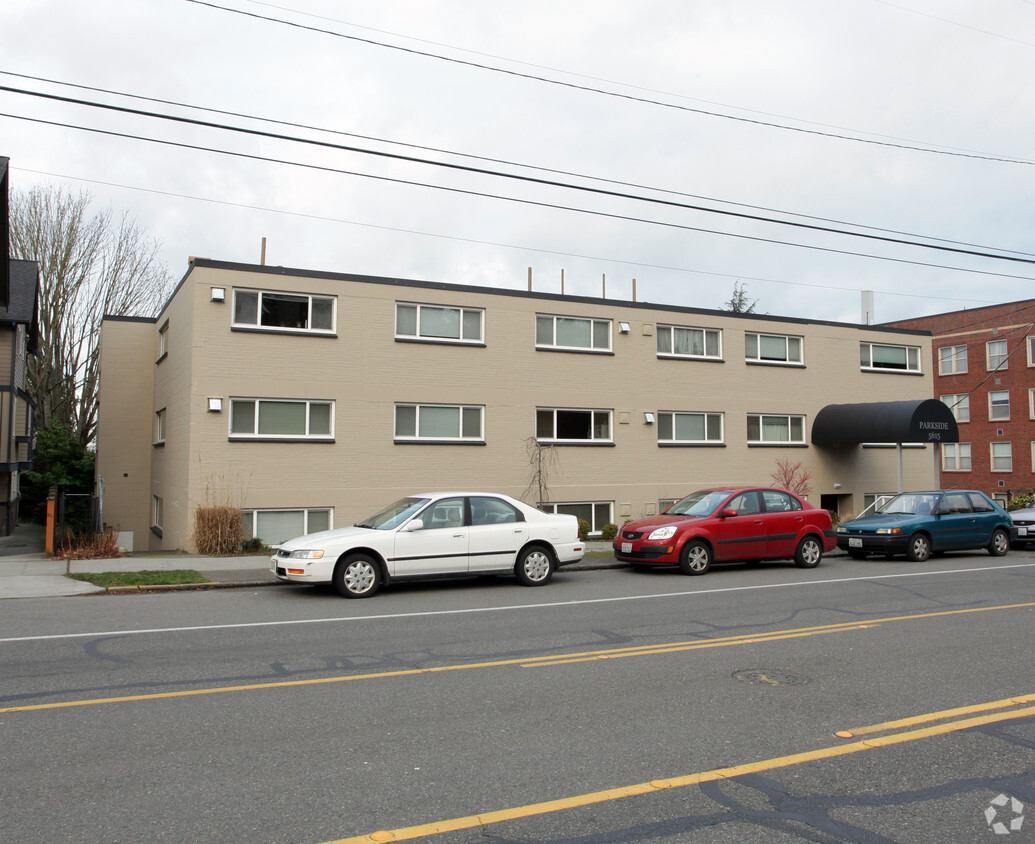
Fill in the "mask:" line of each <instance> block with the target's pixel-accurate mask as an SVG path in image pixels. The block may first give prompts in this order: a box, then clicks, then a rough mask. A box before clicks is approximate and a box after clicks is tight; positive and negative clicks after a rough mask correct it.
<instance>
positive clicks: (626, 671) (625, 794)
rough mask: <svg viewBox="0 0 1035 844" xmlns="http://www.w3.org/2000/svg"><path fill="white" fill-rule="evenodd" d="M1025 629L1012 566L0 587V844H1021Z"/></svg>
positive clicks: (1029, 809)
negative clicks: (125, 591) (190, 587)
mask: <svg viewBox="0 0 1035 844" xmlns="http://www.w3.org/2000/svg"><path fill="white" fill-rule="evenodd" d="M1033 621H1035V554H1033V553H1030V552H1021V553H1017V552H1013V553H1011V554H1010V555H1008V556H1007V557H1005V558H1001V559H996V558H992V557H989V556H988V555H986V554H983V553H979V554H954V555H947V556H945V557H942V558H939V559H935V560H930V561H928V562H927V563H923V564H916V563H907V562H904V561H902V562H899V561H895V562H887V561H870V562H865V563H863V562H854V561H851V560H849V559H847V558H844V557H840V558H833V559H829V560H827V561H825V562H824V564H823V565H822V566H821V567H820V568H818V569H815V570H810V571H805V570H800V569H796V568H794V567H793V566H787V565H782V564H774V565H763V566H756V567H739V566H738V567H731V568H716V569H714V570H713V571H712V572H711V573H710V574H708V575H706V576H704V577H700V578H688V577H684V576H682V575H679V574H678V573H675V572H655V573H637V572H632V571H630V570H625V569H618V570H610V571H590V572H573V573H564V574H560V575H558V576H557V577H556V579H555V580H554V582H553V583H552V584H550V585H549V586H547V587H546V588H540V589H527V588H523V587H520V586H518V585H516V584H515V583H514V582H513V581H506V580H496V581H462V582H448V583H431V584H419V585H406V586H400V587H393V588H392V589H390V590H386V591H385V592H384V593H382V594H381V595H379V596H377V597H375V598H373V599H370V600H365V601H346V600H344V599H341V598H338V597H337V596H336V595H334V594H333V593H332V592H331V591H329V590H321V589H314V588H312V587H294V586H274V587H267V588H259V589H251V590H234V591H218V592H203V593H190V592H188V593H172V594H160V595H134V596H99V597H82V598H65V599H46V600H23V601H8V602H5V606H4V614H3V616H2V617H0V760H2V765H3V776H2V777H0V840H3V841H4V842H37V841H38V842H48V843H49V842H55V841H73V840H74V841H90V842H138V841H148V842H151V841H154V842H166V841H168V842H209V841H212V842H215V841H219V842H328V841H337V840H342V839H345V840H350V839H355V840H362V841H379V840H380V841H386V840H419V841H435V842H579V843H580V844H581V843H582V842H586V843H587V844H588V843H589V842H638V841H650V842H686V841H693V842H737V843H738V844H740V842H752V841H758V842H795V841H819V842H827V841H831V842H833V841H860V842H863V841H865V842H885V841H902V842H905V841H909V842H938V844H943V843H944V842H950V841H953V842H955V841H964V842H969V841H986V840H987V841H1005V842H1007V844H1013V842H1017V841H1035V832H1033V831H1035V670H1033V669H1035V658H1033V645H1035V635H1033V632H1032V631H1033ZM839 733H844V734H845V735H838V734H839ZM1001 795H1002V797H1001ZM993 801H997V802H993ZM990 812H994V815H993V814H989V813H990ZM1018 822H1019V824H1020V828H1019V829H1013V830H1011V829H1010V824H1011V823H1012V824H1013V825H1014V826H1015V827H1016V826H1017V825H1018ZM996 823H1002V824H1004V827H1003V828H1004V829H1005V830H1006V831H1005V832H1004V833H1001V834H996V832H995V829H994V826H993V825H994V824H996Z"/></svg>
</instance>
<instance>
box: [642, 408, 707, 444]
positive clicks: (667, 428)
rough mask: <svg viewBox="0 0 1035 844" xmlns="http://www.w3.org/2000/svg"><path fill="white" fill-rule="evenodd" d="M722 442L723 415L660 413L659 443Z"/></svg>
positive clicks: (680, 412) (663, 411) (660, 411)
mask: <svg viewBox="0 0 1035 844" xmlns="http://www.w3.org/2000/svg"><path fill="white" fill-rule="evenodd" d="M721 442H722V414H721V413H693V412H683V411H676V410H659V411H658V443H659V444H664V443H680V444H682V443H686V444H690V445H693V444H698V443H702V444H712V443H721Z"/></svg>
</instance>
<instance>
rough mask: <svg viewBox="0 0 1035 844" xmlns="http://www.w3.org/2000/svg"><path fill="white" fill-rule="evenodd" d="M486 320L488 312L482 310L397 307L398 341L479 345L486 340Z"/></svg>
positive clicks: (414, 305)
mask: <svg viewBox="0 0 1035 844" xmlns="http://www.w3.org/2000/svg"><path fill="white" fill-rule="evenodd" d="M484 320H485V311H484V310H483V309H481V308H454V307H448V306H445V305H420V304H417V303H414V302H396V304H395V336H396V339H399V340H424V341H426V342H429V343H479V344H480V343H482V342H483V341H484V338H485V331H484Z"/></svg>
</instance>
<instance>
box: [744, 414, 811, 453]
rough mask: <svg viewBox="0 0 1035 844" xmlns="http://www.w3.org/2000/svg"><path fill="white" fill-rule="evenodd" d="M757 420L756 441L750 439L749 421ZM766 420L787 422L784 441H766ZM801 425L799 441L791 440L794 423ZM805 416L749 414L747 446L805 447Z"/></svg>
mask: <svg viewBox="0 0 1035 844" xmlns="http://www.w3.org/2000/svg"><path fill="white" fill-rule="evenodd" d="M752 419H758V433H759V438H758V439H751V433H750V430H751V420H752ZM766 419H782V420H786V421H787V436H788V439H786V440H768V439H766V438H765V421H764V420H766ZM795 421H797V422H799V424H800V425H801V439H792V437H793V429H794V422H795ZM805 427H806V426H805V415H804V414H801V413H749V414H748V445H806V442H805Z"/></svg>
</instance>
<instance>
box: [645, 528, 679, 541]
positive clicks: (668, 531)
mask: <svg viewBox="0 0 1035 844" xmlns="http://www.w3.org/2000/svg"><path fill="white" fill-rule="evenodd" d="M675 535H676V526H675V525H665V527H659V528H658V529H657V530H653V531H651V533H650V536H648V537H647V539H671V538H672V537H673V536H675Z"/></svg>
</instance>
